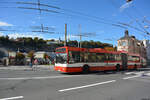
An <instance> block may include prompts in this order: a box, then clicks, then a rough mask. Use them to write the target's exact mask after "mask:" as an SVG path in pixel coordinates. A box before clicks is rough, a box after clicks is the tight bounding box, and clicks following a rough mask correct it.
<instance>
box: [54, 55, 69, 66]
mask: <svg viewBox="0 0 150 100" xmlns="http://www.w3.org/2000/svg"><path fill="white" fill-rule="evenodd" d="M56 63H62V64H63V63H67V53H57V54H56Z"/></svg>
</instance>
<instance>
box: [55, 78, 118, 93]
mask: <svg viewBox="0 0 150 100" xmlns="http://www.w3.org/2000/svg"><path fill="white" fill-rule="evenodd" d="M112 82H116V80H111V81H106V82H100V83H95V84H90V85H84V86H78V87H73V88H68V89H62V90H58V91H59V92H65V91H69V90H76V89H81V88H86V87H92V86H96V85H102V84H107V83H112Z"/></svg>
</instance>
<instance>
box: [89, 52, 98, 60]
mask: <svg viewBox="0 0 150 100" xmlns="http://www.w3.org/2000/svg"><path fill="white" fill-rule="evenodd" d="M88 56H89V57H88V62H96V60H97V59H96V53H89V55H88Z"/></svg>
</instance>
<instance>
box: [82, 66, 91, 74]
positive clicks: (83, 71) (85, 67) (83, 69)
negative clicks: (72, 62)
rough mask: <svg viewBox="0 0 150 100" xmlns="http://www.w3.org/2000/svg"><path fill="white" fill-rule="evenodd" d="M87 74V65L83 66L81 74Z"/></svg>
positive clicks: (88, 69) (88, 70)
mask: <svg viewBox="0 0 150 100" xmlns="http://www.w3.org/2000/svg"><path fill="white" fill-rule="evenodd" d="M89 72H90V68H89V66H88V65H84V66H83V67H82V73H83V74H87V73H89Z"/></svg>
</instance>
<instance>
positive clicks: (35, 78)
mask: <svg viewBox="0 0 150 100" xmlns="http://www.w3.org/2000/svg"><path fill="white" fill-rule="evenodd" d="M77 76H81V75H75V76H45V77H18V78H0V80H28V79H34V80H37V79H54V78H65V77H77Z"/></svg>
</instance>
